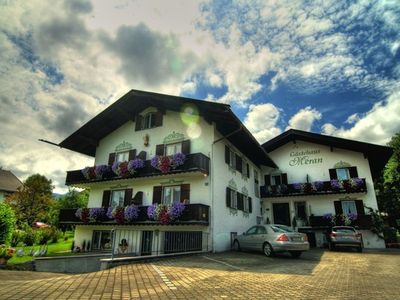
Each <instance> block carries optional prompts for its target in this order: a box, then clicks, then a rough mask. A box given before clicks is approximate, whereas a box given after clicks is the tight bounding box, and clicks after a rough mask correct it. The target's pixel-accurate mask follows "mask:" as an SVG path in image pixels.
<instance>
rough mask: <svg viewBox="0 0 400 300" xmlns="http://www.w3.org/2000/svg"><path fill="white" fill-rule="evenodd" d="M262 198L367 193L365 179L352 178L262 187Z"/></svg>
mask: <svg viewBox="0 0 400 300" xmlns="http://www.w3.org/2000/svg"><path fill="white" fill-rule="evenodd" d="M260 192H261V197H262V198H271V197H287V196H304V195H326V194H346V193H366V192H367V185H366V184H365V178H352V179H350V180H342V181H338V180H330V181H315V182H311V183H308V182H306V183H293V184H280V185H270V186H261V187H260Z"/></svg>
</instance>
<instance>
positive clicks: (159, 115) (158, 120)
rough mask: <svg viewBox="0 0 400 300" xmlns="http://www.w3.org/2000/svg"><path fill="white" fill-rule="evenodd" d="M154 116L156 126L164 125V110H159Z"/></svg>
mask: <svg viewBox="0 0 400 300" xmlns="http://www.w3.org/2000/svg"><path fill="white" fill-rule="evenodd" d="M154 117H155V120H154V121H155V122H154V126H156V127H157V126H162V121H163V114H162V112H161V111H157V112H156V113H155V114H154Z"/></svg>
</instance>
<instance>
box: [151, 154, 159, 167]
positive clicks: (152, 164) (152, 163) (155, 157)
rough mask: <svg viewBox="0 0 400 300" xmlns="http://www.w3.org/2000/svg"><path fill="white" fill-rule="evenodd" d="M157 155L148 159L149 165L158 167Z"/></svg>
mask: <svg viewBox="0 0 400 300" xmlns="http://www.w3.org/2000/svg"><path fill="white" fill-rule="evenodd" d="M158 161H159V159H158V156H154V157H153V158H152V159H151V160H150V165H151V166H152V167H153V168H155V169H158Z"/></svg>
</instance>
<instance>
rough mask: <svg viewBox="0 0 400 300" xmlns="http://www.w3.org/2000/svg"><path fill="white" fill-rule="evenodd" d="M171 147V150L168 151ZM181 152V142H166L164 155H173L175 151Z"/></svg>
mask: <svg viewBox="0 0 400 300" xmlns="http://www.w3.org/2000/svg"><path fill="white" fill-rule="evenodd" d="M169 149H172V151H169ZM179 152H182V142H180V143H173V144H166V145H165V147H164V155H168V156H169V155H174V154H176V153H179Z"/></svg>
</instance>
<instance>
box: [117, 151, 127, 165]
mask: <svg viewBox="0 0 400 300" xmlns="http://www.w3.org/2000/svg"><path fill="white" fill-rule="evenodd" d="M128 160H129V151H124V152H117V153H116V154H115V161H116V162H123V161H128Z"/></svg>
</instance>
